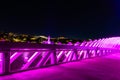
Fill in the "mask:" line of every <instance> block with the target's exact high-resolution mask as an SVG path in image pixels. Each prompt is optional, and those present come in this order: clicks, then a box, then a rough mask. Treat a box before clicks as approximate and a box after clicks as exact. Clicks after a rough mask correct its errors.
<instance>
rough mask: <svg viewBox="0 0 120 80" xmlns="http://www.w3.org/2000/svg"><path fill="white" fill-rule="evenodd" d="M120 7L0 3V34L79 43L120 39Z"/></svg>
mask: <svg viewBox="0 0 120 80" xmlns="http://www.w3.org/2000/svg"><path fill="white" fill-rule="evenodd" d="M39 1H42V0H39ZM119 4H120V0H76V1H75V0H73V1H65V0H64V1H62V0H59V1H58V0H56V1H52V0H49V2H47V1H45V2H11V1H10V2H1V3H0V31H5V32H17V33H28V34H36V35H51V36H52V37H57V36H65V37H69V38H78V39H81V38H101V37H110V36H119V35H120V6H119Z"/></svg>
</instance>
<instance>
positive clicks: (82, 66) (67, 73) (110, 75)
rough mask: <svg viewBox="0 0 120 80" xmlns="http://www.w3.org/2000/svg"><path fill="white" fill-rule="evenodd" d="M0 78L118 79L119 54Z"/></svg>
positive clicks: (20, 79) (47, 79)
mask: <svg viewBox="0 0 120 80" xmlns="http://www.w3.org/2000/svg"><path fill="white" fill-rule="evenodd" d="M0 80H120V55H119V54H112V55H109V56H103V57H97V58H93V59H86V60H82V61H78V62H71V63H66V64H61V65H57V66H51V67H47V68H42V69H36V70H30V71H25V72H20V73H15V74H10V75H6V76H0Z"/></svg>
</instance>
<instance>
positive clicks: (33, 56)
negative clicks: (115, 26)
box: [0, 37, 120, 75]
mask: <svg viewBox="0 0 120 80" xmlns="http://www.w3.org/2000/svg"><path fill="white" fill-rule="evenodd" d="M119 47H120V37H111V38H103V39H98V40H93V41H88V42H85V41H84V42H82V43H79V42H76V43H75V44H59V45H57V44H37V43H12V42H0V74H1V75H3V74H9V73H13V72H18V71H24V70H29V69H35V68H41V67H45V66H50V65H56V64H61V63H66V62H71V61H78V60H82V59H88V58H93V57H99V56H105V55H109V54H114V53H119V52H120V49H119Z"/></svg>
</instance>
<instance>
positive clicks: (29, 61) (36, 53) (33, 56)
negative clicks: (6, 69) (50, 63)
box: [21, 52, 39, 70]
mask: <svg viewBox="0 0 120 80" xmlns="http://www.w3.org/2000/svg"><path fill="white" fill-rule="evenodd" d="M38 56H39V52H35V53H34V54H33V55H32V57H30V58H29V60H28V62H27V63H26V64H25V65H23V67H22V68H21V70H24V69H27V68H28V67H29V66H30V64H31V63H32V62H33V61H34V60H35V59H36V58H37V57H38Z"/></svg>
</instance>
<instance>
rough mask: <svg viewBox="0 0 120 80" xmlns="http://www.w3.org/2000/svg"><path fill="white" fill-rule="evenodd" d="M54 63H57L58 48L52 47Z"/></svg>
mask: <svg viewBox="0 0 120 80" xmlns="http://www.w3.org/2000/svg"><path fill="white" fill-rule="evenodd" d="M52 64H57V55H56V49H52Z"/></svg>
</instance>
